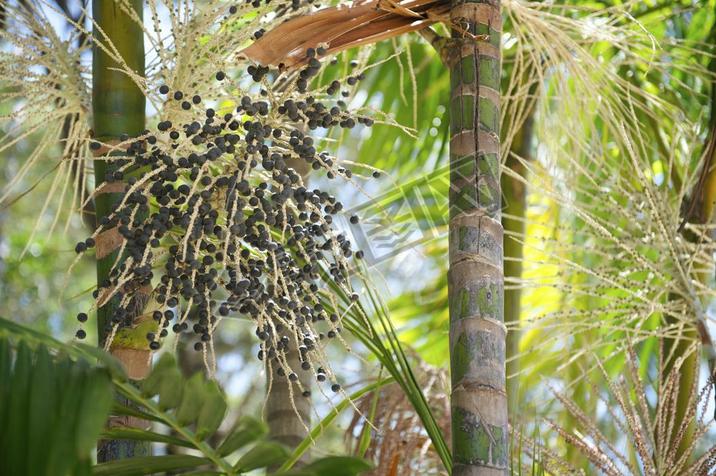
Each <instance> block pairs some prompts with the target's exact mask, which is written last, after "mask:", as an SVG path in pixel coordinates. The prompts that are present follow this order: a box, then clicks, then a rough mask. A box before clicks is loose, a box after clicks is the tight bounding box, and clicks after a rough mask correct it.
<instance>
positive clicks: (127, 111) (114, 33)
mask: <svg viewBox="0 0 716 476" xmlns="http://www.w3.org/2000/svg"><path fill="white" fill-rule="evenodd" d="M126 6H129V7H130V8H132V9H134V13H135V14H136V15H138V16H139V18H140V19H141V18H142V11H143V5H142V0H130V1H128V2H127V1H124V2H122V1H118V0H117V1H115V0H93V2H92V10H93V16H94V25H95V27H94V33H93V35H94V37H95V41H94V44H93V56H92V72H93V74H92V114H93V122H94V125H93V129H94V138H95V139H96V140H98V141H101V142H103V143H110V144H111V143H117V142H119V138H120V137H121V135H122V134H128V135H129V136H136V135H140V134H141V133H142V131H143V130H144V127H145V102H146V99H145V97H144V94H143V92H142V91H141V90H140V89H139V87H137V85H136V84H135V83H134V82H133V81H132V79H131V78H130V77H129V76H128V75H127V74H125V73H123V72H121V71H117V70H116V68H121V66H120V65H119V64H117V62H115V61H114V59H112V58H111V57H110V56H109V55H108V54H107V53H106V52H105V50H103V49H102V48H101V47H99V45H98V43H101V44H103V45H105V46H106V45H109V44H111V45H113V46H114V48H116V52H117V53H118V54H119V55H120V56H121V57H122V60H123V62H124V63H125V64H126V65H127V66H128V67H129V68H131V69H132V70H133V71H134V72H135V73H137V74H139V75H142V76H143V75H144V35H143V31H142V27H141V25H140V24H139V23H138V22H137V21H135V20H134V19H133V18H132V17H131V16H130V14H129V12H128V11H126V10H125V8H124V7H126ZM104 153H105V151H104V150H103V149H100V150H99V151H98V155H103V154H104ZM120 155H121V154H120ZM120 164H121V159H118V160H111V161H108V160H96V161H95V164H94V165H95V167H94V169H95V183H96V184H97V195H96V199H95V207H96V217H97V221H98V223H99V220H100V219H101V218H102V217H105V216H109V214H110V213H111V212H112V209H113V208H114V206H115V205H116V204H117V202H118V201H119V200H121V198H122V189H121V187H119V188H118V187H102V184H103V182H105V177H106V176H107V174H110V173H112V172H114V171H115V170H116V169H117V168H118V167H119V166H120ZM111 232H112V231H111V230H110V231H106V232H103V233H101V234H100V235H99V236H98V237H97V282H98V284H99V285H101V283H103V282H104V281H105V280H106V279H107V278H108V277H109V273H110V270H111V268H112V265H113V264H114V262H115V260H116V258H117V251H116V250H113V249H112V247H109V246H108V245H107V243H106V241H108V240H107V237H108V235H107V234H109V233H111ZM137 299H138V300H140V301H141V300H143V299H139V296H137ZM117 306H118V302H117V300H116V299H113V300H110V301H109V302H107V303H106V304H104V305H103V306H101V307H100V308H99V309H98V311H97V326H98V328H97V329H98V338H99V345H100V346H104V344H105V341H106V339H107V337H108V334H109V331H110V330H111V316H112V315H113V313H114V311H115V310H116V308H117ZM141 307H142V306H137V308H141ZM130 318H133V319H134V318H136V316H130ZM145 333H146V329H143V328H142V326H130V327H129V328H127V329H126V330H122V331H120V332H118V333H117V334H116V335H115V337H114V339H113V341H112V346H111V352H112V354H114V355H115V356H116V357H117V358H118V359H119V360H120V361H121V362H122V364H123V365H124V367H125V369H126V370H127V373H128V375H129V376H130V377H131V378H133V379H141V378H143V377H145V376H146V374H147V372H148V370H149V362H150V357H151V355H150V351H149V350H148V348H147V341H146V338H145V337H144V334H145ZM140 424H141V422H138V421H134V420H130V421H128V420H126V419H125V420H118V421H110V425H124V426H136V425H140ZM148 452H149V445H148V444H146V443H142V442H133V441H125V440H107V441H101V442H100V443H99V444H98V448H97V455H98V456H97V458H98V460H99V461H100V462H101V461H110V460H114V459H120V458H127V457H132V456H141V455H146V454H148Z"/></svg>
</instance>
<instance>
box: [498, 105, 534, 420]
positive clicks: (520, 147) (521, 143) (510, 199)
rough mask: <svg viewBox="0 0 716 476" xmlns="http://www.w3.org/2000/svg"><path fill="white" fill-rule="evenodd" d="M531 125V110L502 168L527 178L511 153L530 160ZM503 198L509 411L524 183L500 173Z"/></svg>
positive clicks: (514, 392) (515, 403) (514, 384)
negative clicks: (510, 284) (510, 282)
mask: <svg viewBox="0 0 716 476" xmlns="http://www.w3.org/2000/svg"><path fill="white" fill-rule="evenodd" d="M533 124H534V110H532V111H530V113H529V114H528V116H527V118H526V119H525V122H524V124H523V125H522V127H521V128H520V132H519V133H518V134H517V135H516V136H515V138H514V139H513V141H512V145H511V148H510V149H511V150H510V156H509V157H507V159H506V160H505V167H506V168H507V169H509V170H512V171H513V172H515V173H516V174H517V175H518V176H519V177H522V178H523V179H525V178H526V177H527V167H526V166H525V164H524V162H522V161H521V160H519V159H518V158H516V157H515V156H513V155H512V154H513V153H514V154H516V155H517V156H518V157H520V158H522V159H523V160H530V154H531V153H532V150H531V149H532V135H533ZM500 184H501V186H502V195H503V199H504V203H503V211H504V214H505V215H503V217H502V226H503V227H504V229H505V240H504V252H505V269H504V271H505V279H506V280H507V281H508V283H509V281H510V279H512V280H513V284H512V286H511V287H508V288H507V289H505V314H504V316H505V323H506V324H507V325H508V326H510V330H509V332H508V333H507V352H506V360H507V378H508V380H507V396H508V398H509V402H510V405H509V411H510V413H511V414H512V413H513V412H515V411H516V410H517V409H518V407H519V401H520V395H519V392H520V386H519V381H520V379H519V376H518V372H519V370H520V366H519V360H518V355H519V343H520V331H519V325H520V311H521V309H522V306H521V299H522V288H521V286H520V284H519V280H520V278H522V257H523V255H524V250H523V246H522V242H521V241H520V238H519V237H523V236H524V235H525V218H526V216H527V186H526V184H525V182H523V181H522V180H520V179H518V178H517V177H511V176H508V175H506V174H503V175H502V177H501V180H500Z"/></svg>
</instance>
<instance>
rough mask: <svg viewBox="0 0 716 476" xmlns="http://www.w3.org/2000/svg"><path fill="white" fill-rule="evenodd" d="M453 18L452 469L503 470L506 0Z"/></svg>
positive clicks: (468, 8)
mask: <svg viewBox="0 0 716 476" xmlns="http://www.w3.org/2000/svg"><path fill="white" fill-rule="evenodd" d="M450 17H451V21H452V24H453V25H459V26H460V29H457V28H456V27H455V30H454V32H453V40H452V41H453V44H452V45H450V48H449V49H448V51H449V53H448V54H449V58H448V66H449V67H450V76H451V81H450V84H451V96H450V97H451V104H450V106H451V107H450V117H451V135H452V136H451V139H450V164H451V172H450V227H449V228H450V238H449V240H450V270H449V272H448V286H449V291H448V292H449V299H450V367H451V380H452V393H451V408H452V448H453V471H452V474H453V475H454V476H456V475H505V474H507V472H508V447H507V441H508V425H507V393H506V390H505V338H506V328H505V324H504V316H503V306H504V303H503V300H504V278H503V245H502V235H503V228H502V224H501V221H500V218H501V211H500V208H501V199H502V196H501V191H500V188H501V187H500V154H499V153H500V138H499V123H500V112H499V111H500V103H499V97H500V93H499V90H500V69H501V67H500V30H501V24H502V21H501V17H500V2H499V0H482V1H474V2H466V1H463V0H453V2H452V8H451V13H450ZM471 35H479V36H478V37H477V39H475V38H473V37H471Z"/></svg>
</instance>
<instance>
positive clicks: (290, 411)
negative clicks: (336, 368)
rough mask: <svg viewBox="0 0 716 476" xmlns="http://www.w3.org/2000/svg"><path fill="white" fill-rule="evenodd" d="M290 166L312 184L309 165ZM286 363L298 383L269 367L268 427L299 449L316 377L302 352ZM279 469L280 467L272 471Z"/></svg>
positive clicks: (271, 434) (273, 435)
mask: <svg viewBox="0 0 716 476" xmlns="http://www.w3.org/2000/svg"><path fill="white" fill-rule="evenodd" d="M288 166H289V167H291V168H293V169H294V170H295V171H296V172H297V173H298V174H299V175H301V178H302V180H303V183H304V184H306V183H307V182H308V175H309V172H310V170H311V169H310V167H309V165H308V163H307V162H306V161H303V160H299V159H291V160H289V161H288ZM286 363H287V364H288V366H289V367H290V368H291V369H292V370H293V371H294V372H295V373H296V374H297V375H298V381H297V382H291V381H289V379H288V378H285V377H279V376H277V375H276V368H275V366H274V368H273V375H272V374H271V373H270V372H269V368H268V366H267V367H266V385H267V390H266V392H267V394H266V424H267V425H268V427H269V437H270V438H271V439H272V440H275V441H278V442H279V443H282V444H284V445H286V446H288V447H289V448H295V447H296V446H298V444H299V443H301V441H303V440H304V438H306V437H307V436H308V430H307V429H306V428H307V427H310V426H311V399H310V398H306V397H303V396H302V395H301V393H302V391H301V388H303V389H304V390H310V388H311V384H312V379H313V377H312V374H311V373H310V371H306V370H303V369H301V355H300V353H299V352H298V350H296V349H294V351H292V352H289V353H288V354H287V355H286ZM299 383H300V386H299ZM309 456H310V453H309V452H308V451H306V452H305V453H304V454H303V455H302V456H301V459H300V462H305V461H307V459H308V457H309ZM276 469H278V466H277V467H274V468H270V470H276Z"/></svg>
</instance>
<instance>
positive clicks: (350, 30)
mask: <svg viewBox="0 0 716 476" xmlns="http://www.w3.org/2000/svg"><path fill="white" fill-rule="evenodd" d="M449 8H450V3H449V2H448V1H446V0H413V1H403V2H394V1H392V0H369V1H364V2H358V3H356V4H354V5H353V6H350V7H347V6H339V7H332V8H326V9H323V10H319V11H317V12H315V13H312V14H309V15H303V16H299V17H296V18H293V19H291V20H288V21H287V22H285V23H283V24H281V25H279V26H278V27H276V28H274V29H273V30H271V31H269V32H268V33H266V34H265V35H263V36H262V37H261V38H260V39H259V40H257V41H256V42H254V43H253V44H252V45H251V46H249V47H248V48H245V49H244V50H242V51H241V53H240V55H241V56H244V57H246V58H248V59H250V60H253V61H255V62H257V63H259V64H262V65H273V66H283V67H285V68H293V67H296V66H299V65H301V64H302V63H304V62H306V61H307V58H306V50H307V49H308V48H316V47H318V46H319V45H323V46H324V47H325V48H326V50H327V53H329V54H330V53H337V52H339V51H343V50H345V49H348V48H352V47H354V46H360V45H365V44H368V43H375V42H377V41H381V40H385V39H388V38H392V37H394V36H398V35H402V34H403V33H407V32H410V31H415V30H420V29H423V28H425V27H427V26H429V25H432V24H433V23H436V22H438V21H441V20H442V19H443V18H446V15H447V13H448V10H449Z"/></svg>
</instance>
